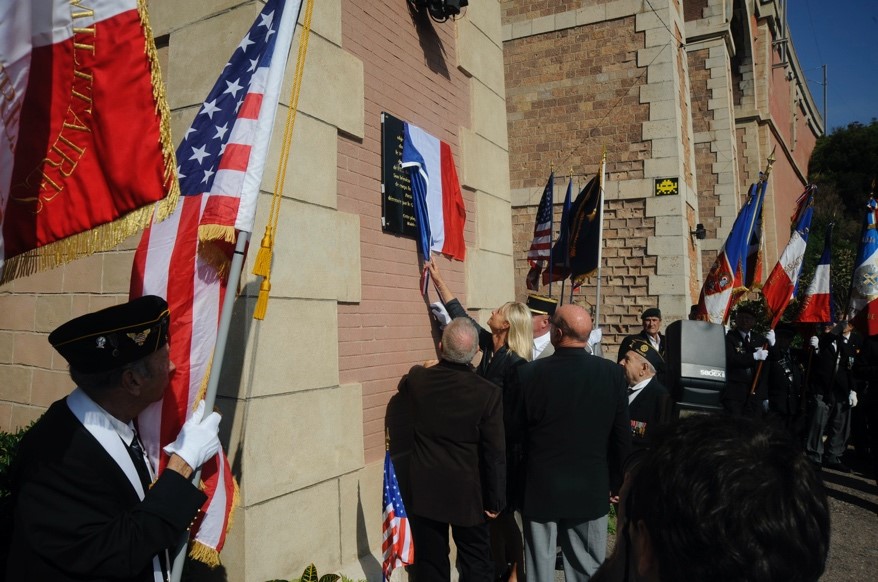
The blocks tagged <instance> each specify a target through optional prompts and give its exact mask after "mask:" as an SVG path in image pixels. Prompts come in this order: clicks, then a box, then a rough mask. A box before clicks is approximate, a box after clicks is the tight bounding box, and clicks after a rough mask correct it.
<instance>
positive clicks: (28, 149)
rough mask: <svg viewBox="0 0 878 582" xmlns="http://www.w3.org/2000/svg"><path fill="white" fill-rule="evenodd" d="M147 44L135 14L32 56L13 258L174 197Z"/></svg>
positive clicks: (7, 242)
mask: <svg viewBox="0 0 878 582" xmlns="http://www.w3.org/2000/svg"><path fill="white" fill-rule="evenodd" d="M83 35H84V36H83ZM74 43H79V44H80V45H84V44H87V45H88V46H94V47H95V48H94V51H91V50H85V49H82V48H74ZM144 43H145V40H144V34H143V28H142V26H141V22H140V16H139V15H138V13H137V11H136V10H129V11H126V12H123V13H121V14H118V15H117V16H114V17H112V18H108V19H107V20H103V21H100V22H97V23H95V25H94V32H93V33H92V32H88V33H85V32H79V33H76V34H74V36H73V37H71V38H69V39H67V40H65V41H62V42H59V43H58V44H55V45H50V46H44V47H38V48H35V49H34V50H33V52H32V61H31V69H30V77H29V79H28V87H27V90H26V91H25V98H24V103H23V107H22V111H21V126H20V131H19V136H18V143H17V145H16V148H15V162H14V169H13V170H12V181H11V188H10V204H9V205H8V206H7V207H6V209H5V213H6V216H5V217H4V220H3V236H4V246H5V249H4V255H5V257H6V258H9V257H12V256H15V255H18V254H21V253H24V252H26V251H29V250H32V249H34V248H38V247H41V246H43V245H46V244H48V243H52V242H55V241H58V240H60V239H62V238H65V237H67V236H70V235H73V234H77V233H80V232H84V231H87V230H89V229H92V228H94V227H95V226H98V225H101V224H106V223H108V222H111V221H113V220H116V219H118V218H120V217H121V216H123V215H125V214H127V213H129V212H131V211H133V210H136V209H137V208H140V207H142V206H144V205H146V204H148V203H151V202H156V201H158V200H160V199H161V198H163V197H164V196H165V194H166V191H167V188H166V184H165V179H164V168H165V165H164V158H163V155H162V151H161V147H159V144H161V139H160V133H159V116H158V114H157V113H156V104H155V101H154V99H153V89H152V77H151V73H150V68H149V61H148V59H147V57H146V53H145V50H144V46H145V45H144ZM76 72H79V73H81V75H77V74H75V73H76ZM144 112H147V113H144ZM145 144H155V145H156V147H146V145H145ZM132 168H137V171H136V172H132V171H131V169H132ZM38 207H39V212H37V208H38ZM0 210H2V209H0Z"/></svg>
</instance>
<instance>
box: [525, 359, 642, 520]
mask: <svg viewBox="0 0 878 582" xmlns="http://www.w3.org/2000/svg"><path fill="white" fill-rule="evenodd" d="M518 370H519V381H520V387H519V390H520V398H521V407H520V410H521V411H520V413H519V414H518V415H517V417H518V418H517V420H518V422H517V425H516V427H514V432H518V431H521V432H522V438H523V439H524V443H525V455H526V471H525V474H526V478H525V491H524V507H523V510H522V514H523V515H525V516H527V517H529V518H534V519H548V520H557V519H561V518H578V519H597V518H599V517H601V516H603V515H606V514H607V511H608V510H609V494H610V489H611V477H612V481H613V482H612V485H613V488H615V487H617V486H618V484H619V482H620V480H621V463H622V461H623V460H624V459H625V457H626V456H627V454H628V450H629V448H630V445H631V428H630V425H629V421H628V396H627V390H626V388H627V385H626V382H625V378H624V376H623V375H622V368H621V367H620V366H618V365H616V364H614V363H613V362H611V361H609V360H605V359H603V358H599V357H597V356H592V355H591V354H589V353H587V352H586V351H585V350H583V349H582V348H557V347H556V348H555V353H554V354H553V355H552V356H550V357H548V358H545V359H539V360H536V361H534V362H531V363H529V364H525V365H523V366H521V367H519V368H518Z"/></svg>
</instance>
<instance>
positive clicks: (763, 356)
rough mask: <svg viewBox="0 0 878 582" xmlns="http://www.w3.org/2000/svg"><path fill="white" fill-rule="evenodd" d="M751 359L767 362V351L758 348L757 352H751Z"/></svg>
mask: <svg viewBox="0 0 878 582" xmlns="http://www.w3.org/2000/svg"><path fill="white" fill-rule="evenodd" d="M753 359H754V360H756V361H760V360H762V361H764V360H767V359H768V350H763V349H762V348H759V349H758V350H756V351H755V352H753Z"/></svg>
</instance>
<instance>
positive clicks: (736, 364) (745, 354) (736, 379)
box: [720, 306, 774, 416]
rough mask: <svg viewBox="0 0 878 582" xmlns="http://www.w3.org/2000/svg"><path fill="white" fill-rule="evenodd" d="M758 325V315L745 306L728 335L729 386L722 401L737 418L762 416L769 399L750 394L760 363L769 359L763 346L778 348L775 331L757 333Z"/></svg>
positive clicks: (727, 363)
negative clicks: (739, 416)
mask: <svg viewBox="0 0 878 582" xmlns="http://www.w3.org/2000/svg"><path fill="white" fill-rule="evenodd" d="M754 325H756V314H755V313H754V312H753V311H752V310H751V309H750V308H749V307H746V306H742V307H739V308H738V311H737V312H736V313H735V328H734V329H730V330H729V331H728V333H726V387H725V389H724V390H723V392H722V394H721V395H720V402H721V403H722V405H723V408H724V409H725V411H726V412H728V413H729V414H732V415H735V416H738V415H741V414H746V415H748V416H761V414H762V401H763V400H765V395H764V394H762V393H760V392H757V393H756V394H753V395H751V394H750V392H751V390H752V387H753V381H754V379H755V378H756V371H757V369H758V368H759V362H760V361H763V362H764V361H765V360H767V359H768V350H767V349H766V348H764V347H763V346H773V345H774V331H773V330H771V331H769V332H768V334H767V335H765V336H763V335H762V334H760V333H757V332H755V331H753V326H754Z"/></svg>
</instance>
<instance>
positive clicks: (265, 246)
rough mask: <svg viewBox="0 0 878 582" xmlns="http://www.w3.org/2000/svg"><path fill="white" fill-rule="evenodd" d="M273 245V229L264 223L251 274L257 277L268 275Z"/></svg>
mask: <svg viewBox="0 0 878 582" xmlns="http://www.w3.org/2000/svg"><path fill="white" fill-rule="evenodd" d="M273 247H274V229H273V228H272V227H271V225H266V227H265V234H264V235H263V236H262V242H261V243H260V244H259V252H257V253H256V263H255V264H254V265H253V274H254V275H256V276H257V277H268V273H269V272H270V271H271V255H272V250H273Z"/></svg>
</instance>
